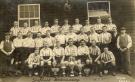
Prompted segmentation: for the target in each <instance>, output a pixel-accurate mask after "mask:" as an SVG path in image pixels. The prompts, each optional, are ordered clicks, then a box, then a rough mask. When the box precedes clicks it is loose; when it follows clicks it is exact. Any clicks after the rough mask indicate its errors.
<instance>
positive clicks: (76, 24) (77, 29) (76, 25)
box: [72, 18, 82, 34]
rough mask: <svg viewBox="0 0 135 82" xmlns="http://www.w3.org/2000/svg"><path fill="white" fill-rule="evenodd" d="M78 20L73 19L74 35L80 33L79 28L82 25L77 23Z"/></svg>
mask: <svg viewBox="0 0 135 82" xmlns="http://www.w3.org/2000/svg"><path fill="white" fill-rule="evenodd" d="M79 22H80V20H79V19H78V18H76V19H75V24H74V25H73V26H72V27H73V30H74V33H76V34H79V32H80V28H81V27H82V25H81V24H80V23H79Z"/></svg>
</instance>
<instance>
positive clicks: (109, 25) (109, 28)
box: [106, 17, 117, 32]
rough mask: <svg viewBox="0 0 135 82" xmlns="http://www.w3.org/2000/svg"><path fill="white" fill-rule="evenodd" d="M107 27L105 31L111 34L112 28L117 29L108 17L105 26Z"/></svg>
mask: <svg viewBox="0 0 135 82" xmlns="http://www.w3.org/2000/svg"><path fill="white" fill-rule="evenodd" d="M106 26H107V31H109V32H112V31H113V28H115V29H117V27H116V25H115V24H113V23H112V18H111V17H109V18H108V24H106Z"/></svg>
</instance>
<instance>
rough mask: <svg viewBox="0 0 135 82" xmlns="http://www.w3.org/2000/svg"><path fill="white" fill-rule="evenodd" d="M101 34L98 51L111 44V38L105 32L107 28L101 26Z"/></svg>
mask: <svg viewBox="0 0 135 82" xmlns="http://www.w3.org/2000/svg"><path fill="white" fill-rule="evenodd" d="M102 28H103V32H102V33H101V34H100V35H99V42H100V49H101V50H103V48H104V47H108V46H109V44H110V43H111V39H112V36H111V34H110V33H109V32H107V30H106V29H107V27H106V26H103V27H102Z"/></svg>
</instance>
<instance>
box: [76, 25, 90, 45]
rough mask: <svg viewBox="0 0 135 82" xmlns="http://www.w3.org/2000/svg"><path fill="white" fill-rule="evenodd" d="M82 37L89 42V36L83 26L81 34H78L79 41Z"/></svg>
mask: <svg viewBox="0 0 135 82" xmlns="http://www.w3.org/2000/svg"><path fill="white" fill-rule="evenodd" d="M82 39H83V40H85V42H86V43H87V42H88V36H87V34H85V32H84V28H83V27H82V28H80V34H78V37H77V40H78V42H80V41H81V40H82Z"/></svg>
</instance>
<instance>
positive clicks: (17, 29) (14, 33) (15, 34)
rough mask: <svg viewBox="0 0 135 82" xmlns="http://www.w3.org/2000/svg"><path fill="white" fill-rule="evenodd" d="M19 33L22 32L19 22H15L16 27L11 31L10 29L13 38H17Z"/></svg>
mask: <svg viewBox="0 0 135 82" xmlns="http://www.w3.org/2000/svg"><path fill="white" fill-rule="evenodd" d="M19 31H20V28H19V26H18V22H17V21H14V26H13V27H11V29H10V32H11V36H13V39H14V38H15V37H16V36H17V34H18V32H19Z"/></svg>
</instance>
